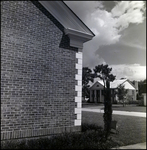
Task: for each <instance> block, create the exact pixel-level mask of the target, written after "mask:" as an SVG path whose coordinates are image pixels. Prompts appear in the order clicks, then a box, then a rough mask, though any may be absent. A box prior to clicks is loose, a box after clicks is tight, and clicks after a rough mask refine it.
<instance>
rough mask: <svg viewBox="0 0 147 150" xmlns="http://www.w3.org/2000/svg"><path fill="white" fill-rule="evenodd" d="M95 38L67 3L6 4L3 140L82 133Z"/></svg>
mask: <svg viewBox="0 0 147 150" xmlns="http://www.w3.org/2000/svg"><path fill="white" fill-rule="evenodd" d="M93 37H94V34H93V32H92V31H91V30H90V29H89V28H88V27H87V26H86V25H85V24H84V23H83V22H82V21H81V20H80V19H79V18H78V16H76V15H75V14H74V12H73V11H72V10H71V9H70V8H69V7H68V6H67V5H66V4H65V3H64V2H63V1H1V140H8V139H15V138H17V139H19V138H29V137H38V136H47V135H51V134H56V133H62V132H75V131H80V130H81V98H82V97H81V96H82V93H81V91H82V48H83V43H84V42H87V41H89V40H91V39H92V38H93Z"/></svg>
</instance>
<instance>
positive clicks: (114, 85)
mask: <svg viewBox="0 0 147 150" xmlns="http://www.w3.org/2000/svg"><path fill="white" fill-rule="evenodd" d="M97 82H98V83H100V84H101V85H103V86H104V83H103V81H102V80H99V79H98V78H95V79H94V82H93V83H92V82H91V83H90V84H89V85H90V87H92V86H93V85H94V84H95V83H97ZM119 85H124V88H125V89H130V90H135V87H134V86H133V85H132V84H131V83H130V82H129V81H128V80H127V79H122V80H114V81H113V82H110V88H112V89H115V88H117V87H118V86H119Z"/></svg>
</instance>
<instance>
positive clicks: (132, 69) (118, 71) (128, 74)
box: [110, 64, 146, 81]
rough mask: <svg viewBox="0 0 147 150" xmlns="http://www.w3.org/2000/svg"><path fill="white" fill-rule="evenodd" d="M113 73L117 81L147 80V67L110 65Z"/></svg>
mask: <svg viewBox="0 0 147 150" xmlns="http://www.w3.org/2000/svg"><path fill="white" fill-rule="evenodd" d="M110 67H112V73H113V74H114V75H116V78H117V79H120V78H127V79H129V80H137V81H140V80H144V79H146V66H141V65H139V64H131V65H130V64H120V65H110Z"/></svg>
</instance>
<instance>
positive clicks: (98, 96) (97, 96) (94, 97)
mask: <svg viewBox="0 0 147 150" xmlns="http://www.w3.org/2000/svg"><path fill="white" fill-rule="evenodd" d="M89 85H90V102H95V103H99V102H104V83H103V81H102V80H99V79H98V78H95V79H94V82H93V83H92V82H90V83H89ZM119 85H124V88H125V89H127V90H128V92H127V98H128V99H129V100H136V94H137V90H138V89H137V90H136V88H137V83H136V85H135V86H136V88H135V86H134V85H133V84H132V83H131V82H130V81H129V80H127V79H122V80H114V81H113V82H110V88H111V96H112V97H111V98H112V99H111V100H112V102H114V101H115V100H118V97H117V95H116V94H115V91H116V90H117V88H118V86H119Z"/></svg>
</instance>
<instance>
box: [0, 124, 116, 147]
mask: <svg viewBox="0 0 147 150" xmlns="http://www.w3.org/2000/svg"><path fill="white" fill-rule="evenodd" d="M102 136H103V130H102V127H99V126H97V125H95V124H90V125H89V124H82V132H72V133H62V134H58V135H53V136H51V137H50V138H40V139H31V140H10V141H6V142H4V141H3V142H1V149H56V150H57V149H109V148H112V147H113V146H116V142H113V141H112V140H111V139H109V140H107V141H106V142H105V143H104V142H101V138H102Z"/></svg>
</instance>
